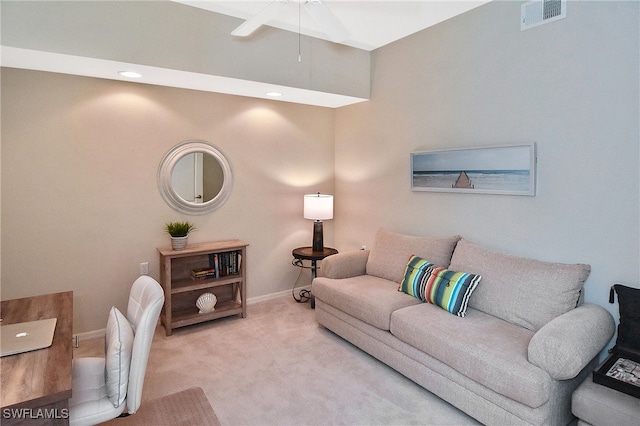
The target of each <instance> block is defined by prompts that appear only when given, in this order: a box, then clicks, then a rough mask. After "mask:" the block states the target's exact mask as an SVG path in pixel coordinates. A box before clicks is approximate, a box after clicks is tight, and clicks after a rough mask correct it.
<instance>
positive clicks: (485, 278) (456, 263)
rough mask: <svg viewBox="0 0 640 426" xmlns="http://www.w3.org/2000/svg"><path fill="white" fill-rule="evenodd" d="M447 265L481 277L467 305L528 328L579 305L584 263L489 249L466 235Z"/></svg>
mask: <svg viewBox="0 0 640 426" xmlns="http://www.w3.org/2000/svg"><path fill="white" fill-rule="evenodd" d="M449 268H451V269H454V270H462V271H469V272H472V273H475V274H480V275H482V285H479V286H478V288H477V289H476V290H475V292H474V293H473V296H472V297H471V299H470V300H469V307H471V308H474V309H477V310H479V311H482V312H485V313H487V314H490V315H493V316H495V317H498V318H502V319H504V320H505V321H509V322H510V323H513V324H517V325H520V326H522V327H525V328H527V329H529V330H532V331H537V330H539V329H540V328H541V327H542V326H543V325H545V324H546V323H548V322H549V321H551V320H552V319H554V318H555V317H557V316H560V315H562V314H564V313H565V312H569V311H570V310H572V309H574V308H575V307H576V306H577V305H578V304H580V301H581V300H582V299H581V297H580V296H581V292H582V287H583V285H584V282H585V280H586V279H587V277H588V276H589V273H590V272H591V267H590V266H589V265H584V264H565V263H551V262H542V261H539V260H533V259H526V258H522V257H516V256H511V255H507V254H502V253H497V252H493V251H491V250H487V249H485V248H482V247H479V246H477V245H475V244H472V243H470V242H469V241H466V240H464V239H462V240H460V241H459V242H458V244H457V246H456V249H455V251H454V253H453V257H452V259H451V265H449Z"/></svg>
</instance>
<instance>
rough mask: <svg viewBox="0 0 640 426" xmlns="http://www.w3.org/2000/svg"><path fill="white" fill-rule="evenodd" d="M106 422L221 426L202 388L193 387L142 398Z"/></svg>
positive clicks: (124, 425) (117, 424)
mask: <svg viewBox="0 0 640 426" xmlns="http://www.w3.org/2000/svg"><path fill="white" fill-rule="evenodd" d="M103 424H105V425H109V426H134V425H140V426H142V425H144V426H148V425H172V426H183V425H184V426H192V425H202V426H220V422H219V421H218V418H217V417H216V413H214V411H213V408H211V404H209V400H208V399H207V396H206V395H205V394H204V391H203V390H202V388H199V387H192V388H189V389H186V390H183V391H180V392H176V393H172V394H170V395H167V396H163V397H161V398H158V399H154V400H151V401H142V405H140V408H139V409H138V411H137V412H136V413H135V414H132V415H130V416H127V417H119V418H116V419H113V420H111V421H109V422H107V423H103Z"/></svg>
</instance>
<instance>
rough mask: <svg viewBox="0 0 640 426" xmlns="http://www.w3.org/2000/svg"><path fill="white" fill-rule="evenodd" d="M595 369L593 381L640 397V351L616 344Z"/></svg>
mask: <svg viewBox="0 0 640 426" xmlns="http://www.w3.org/2000/svg"><path fill="white" fill-rule="evenodd" d="M611 352H612V353H611V355H609V356H608V357H607V358H606V359H605V360H604V361H603V362H602V363H601V364H600V365H599V366H598V368H596V369H595V370H594V371H593V382H594V383H597V384H599V385H603V386H606V387H608V388H611V389H615V390H617V391H620V392H623V393H626V394H627V395H631V396H634V397H636V398H640V352H638V351H633V350H627V349H626V348H623V347H620V348H619V347H617V346H614V347H613V349H612V351H611Z"/></svg>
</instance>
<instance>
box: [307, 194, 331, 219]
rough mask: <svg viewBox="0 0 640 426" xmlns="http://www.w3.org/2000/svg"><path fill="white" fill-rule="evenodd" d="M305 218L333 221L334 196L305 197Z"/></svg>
mask: <svg viewBox="0 0 640 426" xmlns="http://www.w3.org/2000/svg"><path fill="white" fill-rule="evenodd" d="M304 218H305V219H313V220H326V219H333V195H325V194H320V193H318V194H307V195H305V196H304Z"/></svg>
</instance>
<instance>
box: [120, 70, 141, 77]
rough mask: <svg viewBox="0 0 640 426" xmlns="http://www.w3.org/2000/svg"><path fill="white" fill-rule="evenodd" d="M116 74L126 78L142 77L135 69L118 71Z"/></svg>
mask: <svg viewBox="0 0 640 426" xmlns="http://www.w3.org/2000/svg"><path fill="white" fill-rule="evenodd" d="M118 74H120V75H121V76H123V77H128V78H140V77H142V74H139V73H137V72H135V71H120V72H118Z"/></svg>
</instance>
